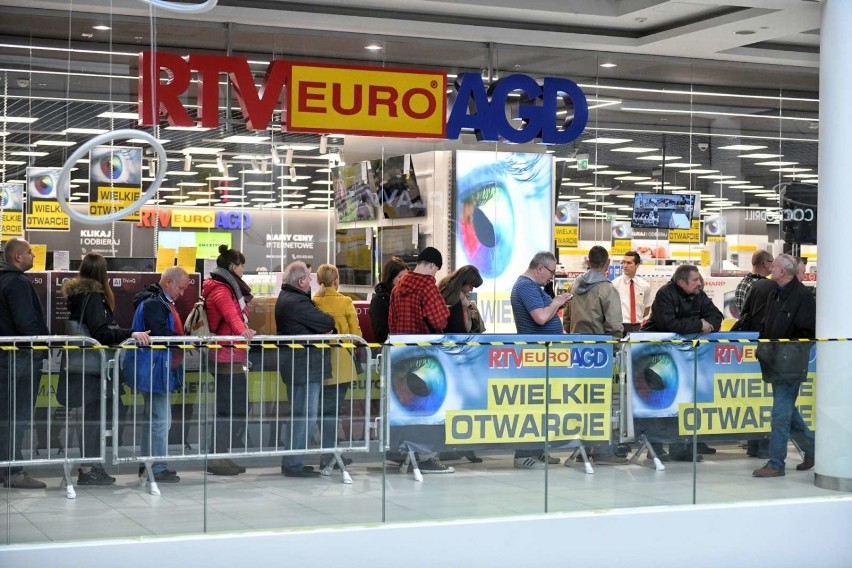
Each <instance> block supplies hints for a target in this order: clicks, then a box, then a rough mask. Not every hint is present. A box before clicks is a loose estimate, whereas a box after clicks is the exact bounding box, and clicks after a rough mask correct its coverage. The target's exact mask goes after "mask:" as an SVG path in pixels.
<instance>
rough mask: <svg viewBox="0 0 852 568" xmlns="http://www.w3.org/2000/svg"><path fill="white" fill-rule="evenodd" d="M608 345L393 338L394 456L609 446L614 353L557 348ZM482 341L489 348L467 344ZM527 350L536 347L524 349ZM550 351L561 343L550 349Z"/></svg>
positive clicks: (537, 338) (541, 338)
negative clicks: (586, 444) (485, 448)
mask: <svg viewBox="0 0 852 568" xmlns="http://www.w3.org/2000/svg"><path fill="white" fill-rule="evenodd" d="M484 338H487V340H486V339H484ZM609 339H611V338H610V337H609V336H596V335H594V336H591V335H589V336H580V335H572V336H570V337H567V336H565V335H554V336H549V335H534V336H524V335H514V334H513V335H487V336H468V335H445V336H425V337H424V336H391V338H390V343H391V345H392V346H391V347H390V348H389V356H388V359H387V372H388V373H389V374H388V377H389V380H388V404H389V412H388V420H389V422H390V442H391V448H393V449H397V448H404V449H405V448H410V449H414V450H420V451H439V450H441V449H445V448H453V447H459V448H467V449H470V448H472V447H475V446H492V445H503V444H509V445H511V446H513V447H516V446H523V445H524V444H536V445H537V447H541V445H542V444H543V443H544V442H545V440H548V441H549V443H551V444H554V445H556V446H566V445H576V443H577V442H578V441H584V442H585V441H589V442H591V441H608V440H609V439H610V436H611V434H612V425H611V420H610V418H611V416H612V403H613V400H612V393H613V390H612V371H613V360H612V345H611V344H607V343H588V344H575V343H562V344H560V343H559V341H563V342H564V341H567V340H570V341H590V342H593V341H601V342H603V341H607V340H609ZM477 340H483V341H487V342H488V344H487V345H477V344H473V345H468V344H466V342H475V341H477ZM526 341H529V342H530V344H521V343H520V342H526ZM550 341H552V342H554V343H553V344H551V345H549V346H548V345H545V344H544V342H550ZM424 342H428V343H430V345H425V343H424ZM538 342H542V343H538Z"/></svg>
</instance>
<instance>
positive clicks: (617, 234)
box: [609, 221, 633, 256]
mask: <svg viewBox="0 0 852 568" xmlns="http://www.w3.org/2000/svg"><path fill="white" fill-rule="evenodd" d="M631 248H633V228H632V227H631V226H630V223H627V222H624V221H613V222H612V247H611V249H610V251H609V254H610V256H621V255H623V254H624V253H626V252H627V251H629V250H630V249H631Z"/></svg>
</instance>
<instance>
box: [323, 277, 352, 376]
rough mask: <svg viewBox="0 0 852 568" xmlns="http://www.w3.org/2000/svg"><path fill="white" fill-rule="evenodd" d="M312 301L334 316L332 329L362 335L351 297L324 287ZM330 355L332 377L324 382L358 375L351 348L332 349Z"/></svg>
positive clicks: (343, 333) (344, 333)
mask: <svg viewBox="0 0 852 568" xmlns="http://www.w3.org/2000/svg"><path fill="white" fill-rule="evenodd" d="M314 303H315V304H316V306H317V307H318V308H319V309H320V310H322V311H323V312H325V313H327V314H328V315H330V316H331V317H332V318H334V329H335V330H336V331H337V333H339V334H341V335H357V336H359V337H361V336H362V334H361V326H360V325H358V314H357V313H355V306H354V305H353V304H352V298H350V297H349V296H344V295H343V294H341V293H340V292H338V291H337V290H335V289H334V288H326V289H325V294H324V295H322V296H320V295H314ZM331 355H332V358H331V374H332V378H330V379H327V380H326V381H325V382H326V384H332V385H333V384H338V383H351V382H352V381H354V380H355V379H356V378H357V377H358V373H357V372H356V369H355V364H354V363H353V359H352V358H353V357H354V356H355V353H354V351H353V350H352V349H346V348H343V349H333V350H332V353H331Z"/></svg>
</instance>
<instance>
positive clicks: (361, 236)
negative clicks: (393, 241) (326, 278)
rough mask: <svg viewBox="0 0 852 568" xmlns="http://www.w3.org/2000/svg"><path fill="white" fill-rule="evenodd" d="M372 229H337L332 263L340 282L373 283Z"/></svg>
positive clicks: (352, 284) (364, 284)
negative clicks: (338, 273) (337, 272)
mask: <svg viewBox="0 0 852 568" xmlns="http://www.w3.org/2000/svg"><path fill="white" fill-rule="evenodd" d="M372 245H373V230H372V229H370V228H364V229H337V231H335V235H334V265H335V266H336V267H337V270H338V271H339V272H340V283H341V284H344V285H348V286H372V285H373V270H372V268H373V246H372Z"/></svg>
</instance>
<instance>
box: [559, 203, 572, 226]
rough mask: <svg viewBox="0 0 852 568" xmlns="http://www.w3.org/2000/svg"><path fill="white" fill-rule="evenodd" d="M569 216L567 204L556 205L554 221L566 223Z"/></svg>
mask: <svg viewBox="0 0 852 568" xmlns="http://www.w3.org/2000/svg"><path fill="white" fill-rule="evenodd" d="M570 218H571V211H570V209H569V208H568V206H567V205H565V204H561V205H559V206H557V207H556V222H557V223H567V222H568V220H569V219H570Z"/></svg>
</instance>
